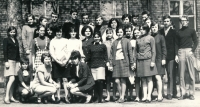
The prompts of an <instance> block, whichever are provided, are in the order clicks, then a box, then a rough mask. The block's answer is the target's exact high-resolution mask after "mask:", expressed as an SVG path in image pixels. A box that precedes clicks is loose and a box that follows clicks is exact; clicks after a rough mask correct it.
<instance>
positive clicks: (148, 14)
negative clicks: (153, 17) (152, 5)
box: [142, 11, 150, 23]
mask: <svg viewBox="0 0 200 107" xmlns="http://www.w3.org/2000/svg"><path fill="white" fill-rule="evenodd" d="M147 18H150V12H149V11H143V12H142V21H143V23H145V22H146V19H147Z"/></svg>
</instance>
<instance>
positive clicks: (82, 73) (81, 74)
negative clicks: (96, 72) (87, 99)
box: [71, 62, 95, 89]
mask: <svg viewBox="0 0 200 107" xmlns="http://www.w3.org/2000/svg"><path fill="white" fill-rule="evenodd" d="M72 75H73V77H74V78H73V79H71V82H72V83H74V82H77V84H78V87H82V86H87V87H85V89H88V88H90V87H92V86H93V85H94V84H95V82H94V78H93V76H92V73H91V70H90V68H89V67H88V66H87V64H86V63H83V62H80V63H79V70H78V76H77V75H76V72H73V73H72Z"/></svg>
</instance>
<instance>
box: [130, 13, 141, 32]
mask: <svg viewBox="0 0 200 107" xmlns="http://www.w3.org/2000/svg"><path fill="white" fill-rule="evenodd" d="M131 18H132V26H133V30H135V29H139V25H138V19H139V14H135V13H133V14H132V16H131Z"/></svg>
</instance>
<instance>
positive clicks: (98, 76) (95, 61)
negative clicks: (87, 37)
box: [86, 31, 109, 103]
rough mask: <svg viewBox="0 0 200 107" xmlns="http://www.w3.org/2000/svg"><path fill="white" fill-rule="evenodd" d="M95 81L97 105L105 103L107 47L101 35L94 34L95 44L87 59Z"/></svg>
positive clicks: (89, 50) (90, 48)
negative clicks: (104, 82)
mask: <svg viewBox="0 0 200 107" xmlns="http://www.w3.org/2000/svg"><path fill="white" fill-rule="evenodd" d="M86 62H88V65H89V67H90V68H91V71H92V75H93V77H94V80H95V86H94V96H95V97H97V100H96V101H95V102H96V103H101V102H102V103H103V102H105V101H104V100H103V80H105V65H106V64H107V65H108V64H109V63H108V55H107V48H106V45H105V44H103V43H102V42H101V33H100V32H99V31H97V32H95V33H94V42H93V44H92V45H90V46H89V48H88V57H86Z"/></svg>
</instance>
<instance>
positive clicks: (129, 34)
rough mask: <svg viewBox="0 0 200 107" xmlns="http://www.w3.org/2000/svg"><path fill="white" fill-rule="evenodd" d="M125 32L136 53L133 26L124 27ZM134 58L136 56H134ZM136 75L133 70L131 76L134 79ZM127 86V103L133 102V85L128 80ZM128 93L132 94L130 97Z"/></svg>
mask: <svg viewBox="0 0 200 107" xmlns="http://www.w3.org/2000/svg"><path fill="white" fill-rule="evenodd" d="M124 31H125V36H124V38H127V39H128V40H130V42H131V49H132V50H133V51H134V49H135V45H136V42H135V40H132V39H133V27H132V25H131V24H126V25H125V26H124ZM132 54H133V53H132ZM133 56H134V54H133ZM134 75H135V74H134V72H133V71H132V70H130V76H133V77H134ZM132 82H134V81H132ZM126 85H127V88H126V95H125V101H133V84H131V82H130V80H129V79H127V81H126ZM128 93H129V94H130V97H129V96H128Z"/></svg>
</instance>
